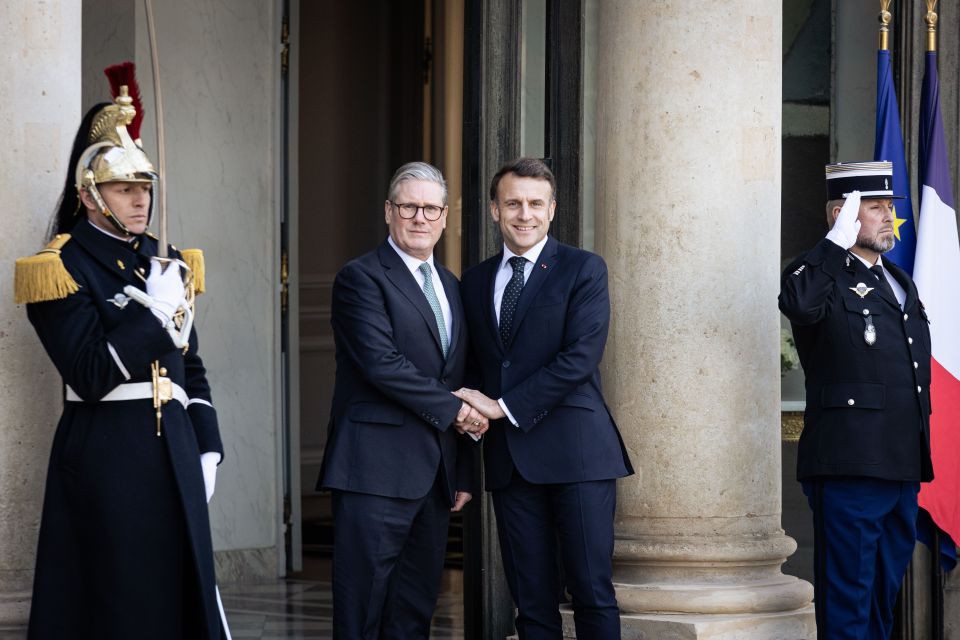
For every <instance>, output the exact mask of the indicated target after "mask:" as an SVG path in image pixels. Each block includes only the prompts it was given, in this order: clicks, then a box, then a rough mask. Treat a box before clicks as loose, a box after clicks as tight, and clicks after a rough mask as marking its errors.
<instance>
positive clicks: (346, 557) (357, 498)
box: [333, 479, 450, 640]
mask: <svg viewBox="0 0 960 640" xmlns="http://www.w3.org/2000/svg"><path fill="white" fill-rule="evenodd" d="M441 485H442V482H441V481H440V480H439V479H438V480H437V481H436V482H434V484H433V488H432V489H431V490H430V491H429V492H428V493H427V495H425V496H424V497H422V498H418V499H416V500H405V499H402V498H386V497H383V496H375V495H369V494H364V493H353V492H349V491H333V519H334V520H333V526H334V544H333V637H334V638H337V639H339V640H360V639H363V640H381V639H388V638H389V639H397V640H416V639H418V638H422V639H423V640H426V639H427V638H428V637H429V635H430V620H431V618H432V617H433V611H434V608H435V607H436V604H437V594H438V592H439V590H440V577H441V573H442V572H443V557H444V553H445V551H446V546H447V528H448V526H449V523H450V504H449V499H448V498H447V497H446V495H445V493H446V492H445V491H444V490H443V489H442V486H441Z"/></svg>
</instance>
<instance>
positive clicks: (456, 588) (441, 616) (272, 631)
mask: <svg viewBox="0 0 960 640" xmlns="http://www.w3.org/2000/svg"><path fill="white" fill-rule="evenodd" d="M325 575H329V574H328V573H327V574H325ZM311 577H312V576H311ZM220 595H221V597H222V598H223V606H224V609H225V610H226V613H227V620H228V622H229V623H230V631H231V633H232V635H233V637H234V638H235V639H236V640H244V639H249V638H258V639H261V640H274V639H279V638H330V637H331V633H330V629H331V626H330V625H331V615H332V603H331V593H330V583H329V581H328V580H317V579H300V578H297V579H287V580H278V581H276V582H273V583H268V584H253V585H236V586H229V587H222V588H221V589H220ZM430 637H431V638H436V639H437V640H441V639H443V640H452V639H454V638H463V576H462V573H461V572H460V571H457V570H447V571H445V572H444V578H443V590H442V592H441V594H440V601H439V602H438V603H437V610H436V612H435V613H434V616H433V629H432V630H431V633H430Z"/></svg>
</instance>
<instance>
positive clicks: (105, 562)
mask: <svg viewBox="0 0 960 640" xmlns="http://www.w3.org/2000/svg"><path fill="white" fill-rule="evenodd" d="M72 234H73V235H72V238H71V240H70V241H69V242H68V243H67V244H66V245H65V246H64V247H63V248H62V252H61V259H62V261H63V265H64V267H65V268H66V270H67V271H68V272H69V274H70V275H71V276H72V277H73V279H74V280H75V281H76V283H77V284H78V285H79V290H78V291H77V292H76V293H73V294H70V295H69V296H67V297H66V298H64V299H62V300H51V301H46V302H37V303H32V304H29V305H27V315H28V317H29V319H30V322H31V323H32V324H33V326H34V327H35V329H36V331H37V335H38V336H39V337H40V341H41V342H42V343H43V346H44V348H45V349H46V351H47V353H48V355H49V356H50V358H51V360H52V361H53V363H54V365H55V366H56V368H57V370H58V371H59V373H60V375H61V377H62V378H63V383H64V385H65V387H64V388H65V393H67V391H66V389H69V390H70V392H69V393H70V394H71V395H72V394H76V396H75V397H79V399H81V400H82V401H69V399H65V402H64V407H63V415H62V417H61V419H60V422H59V424H58V426H57V430H56V433H55V435H54V441H53V448H52V453H51V456H50V464H49V469H48V475H47V484H46V492H45V496H44V504H43V514H42V520H41V526H40V539H39V545H38V550H37V567H36V577H35V581H34V591H33V600H32V609H31V616H30V628H29V637H31V638H67V637H85V638H93V637H97V638H120V637H124V638H134V637H136V638H172V637H193V638H219V637H220V634H221V628H220V616H219V611H218V607H217V601H216V595H215V581H214V569H213V550H212V544H211V537H210V525H209V517H208V513H207V504H206V497H205V493H204V485H203V476H202V471H201V468H200V462H199V460H200V454H201V453H204V452H209V451H216V452H219V453H220V454H221V455H222V454H223V446H222V444H221V441H220V435H219V429H218V426H217V416H216V412H215V410H214V409H213V406H212V404H211V401H210V388H209V385H208V384H207V378H206V373H205V370H204V366H203V362H202V361H201V359H200V357H199V355H198V353H197V336H196V333H195V332H192V333H191V336H190V345H189V349H188V350H187V351H186V353H185V354H184V353H183V351H182V350H180V349H177V348H176V347H175V346H174V344H173V342H172V340H171V339H170V337H169V335H168V334H167V333H166V331H165V330H164V329H163V328H162V326H161V325H160V322H159V321H158V320H157V319H156V318H155V317H154V316H153V314H152V313H151V312H150V311H149V310H148V309H147V308H145V307H144V306H142V305H140V304H139V303H137V302H135V301H133V300H125V298H124V297H123V296H119V297H118V294H122V292H123V288H124V286H126V285H131V284H132V285H134V286H136V287H138V288H140V289H144V288H145V284H144V281H143V279H141V277H139V276H138V274H139V275H146V274H147V273H149V269H150V263H149V259H150V257H151V256H155V255H156V254H157V241H156V240H155V239H153V238H151V237H149V236H146V235H145V236H141V237H139V238H138V239H137V241H136V242H134V243H127V242H124V241H121V240H118V239H116V238H113V237H110V236H108V235H106V234H104V233H102V232H101V231H99V230H98V229H96V228H94V227H93V226H92V225H91V224H90V223H89V222H87V221H85V220H83V221H80V222H79V223H78V224H77V225H76V227H75V228H74V230H73V232H72ZM174 253H175V252H174ZM155 360H159V363H160V366H162V367H164V368H166V370H167V374H166V375H167V377H169V378H170V379H171V380H172V381H173V383H174V384H176V385H178V386H180V387H181V388H182V389H183V390H185V392H186V396H187V397H188V399H189V400H188V405H187V406H186V407H185V406H184V405H183V404H182V403H181V402H179V401H177V400H171V401H169V402H168V403H167V404H166V405H164V406H163V409H162V416H163V418H162V427H161V433H162V435H161V437H157V435H156V417H155V410H154V408H153V400H152V398H143V399H136V400H124V401H101V398H103V397H104V396H105V395H106V394H107V393H109V392H110V391H111V390H113V389H114V388H115V387H117V386H118V385H122V384H124V383H128V382H147V383H149V382H150V381H151V366H150V365H151V363H152V362H153V361H155ZM175 611H181V612H182V617H183V619H182V620H179V621H178V620H173V619H172V618H174V617H175V616H174V615H173V613H172V612H175ZM169 625H173V626H169ZM178 627H179V629H178Z"/></svg>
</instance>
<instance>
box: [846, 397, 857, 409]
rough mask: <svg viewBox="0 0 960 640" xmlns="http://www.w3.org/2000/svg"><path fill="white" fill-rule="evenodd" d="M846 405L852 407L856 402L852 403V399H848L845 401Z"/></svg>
mask: <svg viewBox="0 0 960 640" xmlns="http://www.w3.org/2000/svg"><path fill="white" fill-rule="evenodd" d="M847 404H848V405H850V406H851V407H852V406H853V405H855V404H856V402H854V400H853V398H850V399H849V400H847Z"/></svg>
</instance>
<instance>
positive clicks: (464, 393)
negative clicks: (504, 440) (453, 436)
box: [453, 387, 506, 436]
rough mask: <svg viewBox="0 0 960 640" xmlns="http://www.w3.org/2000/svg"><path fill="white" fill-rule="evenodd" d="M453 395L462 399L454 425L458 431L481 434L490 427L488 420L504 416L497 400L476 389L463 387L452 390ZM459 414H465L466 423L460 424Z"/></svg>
mask: <svg viewBox="0 0 960 640" xmlns="http://www.w3.org/2000/svg"><path fill="white" fill-rule="evenodd" d="M453 395H455V396H457V397H458V398H460V399H461V400H463V407H461V409H460V414H458V415H457V423H456V424H455V425H454V426H456V428H457V431H459V432H460V433H472V434H474V435H476V436H481V435H483V433H484V432H485V431H486V430H487V429H489V428H490V420H498V419H500V418H504V417H506V414H505V413H504V412H503V408H502V407H501V406H500V403H499V402H497V401H496V400H494V399H493V398H490V397H489V396H487V395H485V394H483V393H481V392H480V391H477V390H476V389H467V388H466V387H464V388H461V389H458V390H457V391H454V392H453ZM461 416H466V418H465V420H464V422H465V423H466V424H461V421H460V417H461ZM478 423H479V424H478Z"/></svg>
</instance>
